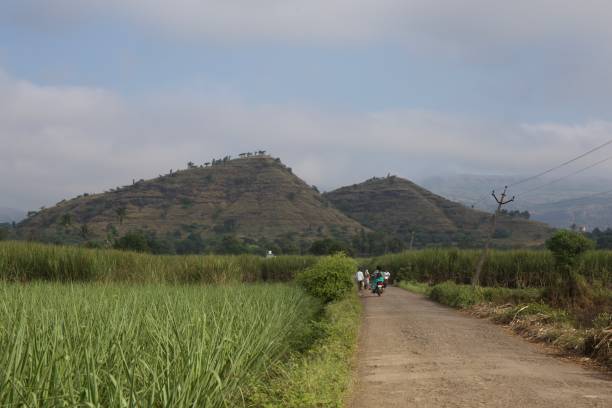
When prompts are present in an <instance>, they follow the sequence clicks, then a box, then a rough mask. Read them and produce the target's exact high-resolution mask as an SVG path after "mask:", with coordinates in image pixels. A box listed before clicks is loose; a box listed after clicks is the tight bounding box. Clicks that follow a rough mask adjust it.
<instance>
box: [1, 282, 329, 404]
mask: <svg viewBox="0 0 612 408" xmlns="http://www.w3.org/2000/svg"><path fill="white" fill-rule="evenodd" d="M318 310H320V305H319V303H318V302H316V301H315V300H313V299H312V298H310V297H308V296H306V295H305V294H304V293H303V292H302V291H301V290H300V289H298V288H297V287H290V286H283V285H272V286H268V285H265V286H264V285H249V286H246V285H238V286H235V287H213V286H209V287H204V288H203V287H200V286H168V285H154V286H151V285H145V286H134V285H118V284H76V285H66V284H57V283H33V284H28V285H21V284H6V283H4V284H0V406H29V407H39V406H107V407H110V406H112V407H127V406H143V407H145V406H146V407H187V406H189V407H191V406H205V407H226V406H231V407H233V406H240V405H242V397H241V392H242V391H243V390H246V389H248V387H249V385H250V384H252V383H254V381H255V379H256V377H259V376H260V375H262V374H263V373H264V372H265V371H266V367H267V366H268V365H270V364H272V363H273V362H274V361H276V360H278V359H279V358H281V357H283V356H285V355H287V353H288V351H290V350H292V349H295V348H296V347H297V345H298V344H299V342H300V341H302V339H303V338H304V336H305V334H306V333H308V330H309V329H308V328H309V327H310V326H309V324H308V323H309V321H310V320H311V319H313V318H314V314H315V313H317V312H318Z"/></svg>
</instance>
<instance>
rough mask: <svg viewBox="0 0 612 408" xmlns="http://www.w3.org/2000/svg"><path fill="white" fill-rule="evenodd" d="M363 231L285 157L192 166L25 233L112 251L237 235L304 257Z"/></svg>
mask: <svg viewBox="0 0 612 408" xmlns="http://www.w3.org/2000/svg"><path fill="white" fill-rule="evenodd" d="M362 229H363V227H362V226H361V225H360V224H359V223H358V222H356V221H354V220H352V219H350V218H348V217H346V216H345V215H344V214H342V213H341V212H339V211H337V210H336V209H334V208H333V207H332V206H330V205H329V203H328V202H327V201H326V200H325V199H324V198H323V197H322V196H321V195H320V194H319V192H318V191H317V190H316V189H315V188H313V187H311V186H309V185H307V184H306V183H305V182H304V181H302V180H301V179H299V178H298V177H297V176H295V175H294V174H293V173H292V171H291V169H290V168H289V167H287V166H285V165H284V164H282V163H281V162H280V160H279V159H273V158H271V157H269V156H263V155H258V156H253V157H248V158H240V159H234V160H227V159H226V160H219V161H216V162H215V164H213V165H212V166H210V165H208V166H206V167H204V166H194V165H190V168H188V169H186V170H180V171H176V172H173V173H171V174H167V175H164V176H160V177H158V178H156V179H153V180H147V181H144V180H141V181H138V182H134V183H133V184H132V185H129V186H125V187H122V188H118V189H116V190H112V191H109V192H105V193H101V194H92V195H82V196H79V197H76V198H74V199H71V200H68V201H63V202H60V203H58V204H57V205H56V206H54V207H52V208H48V209H44V210H42V211H40V212H38V213H36V214H30V216H29V217H28V218H27V219H26V220H24V221H23V222H21V223H20V224H19V226H18V234H19V236H20V237H21V238H23V239H35V240H40V241H46V242H58V243H83V242H95V243H98V244H104V243H106V245H109V243H111V242H113V241H114V240H115V239H117V238H119V237H122V236H124V235H125V234H126V233H128V232H130V231H142V232H143V233H145V234H146V235H147V236H149V237H151V236H152V237H155V238H156V239H157V240H162V241H164V242H166V243H171V244H177V243H178V244H181V245H182V244H184V245H196V244H197V245H202V242H204V244H206V242H212V241H215V240H220V239H222V238H224V239H226V240H227V239H228V238H227V237H232V239H235V240H238V241H240V243H241V244H244V245H251V246H259V247H260V248H262V249H266V248H270V249H272V248H277V247H280V248H281V249H283V250H284V252H298V251H304V250H305V249H306V248H308V247H309V245H310V243H311V242H312V241H314V240H316V239H320V238H323V237H334V238H337V239H343V240H349V239H350V237H352V236H354V235H355V234H357V233H358V232H359V231H361V230H362ZM185 240H190V241H192V242H185ZM235 240H234V241H235ZM200 249H201V248H200ZM209 249H210V248H209Z"/></svg>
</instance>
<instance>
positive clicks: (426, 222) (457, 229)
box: [325, 176, 551, 247]
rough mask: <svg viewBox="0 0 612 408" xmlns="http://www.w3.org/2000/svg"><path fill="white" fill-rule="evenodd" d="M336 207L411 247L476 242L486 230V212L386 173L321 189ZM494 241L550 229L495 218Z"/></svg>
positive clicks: (536, 236)
mask: <svg viewBox="0 0 612 408" xmlns="http://www.w3.org/2000/svg"><path fill="white" fill-rule="evenodd" d="M325 198H327V199H328V200H329V201H330V202H331V203H332V204H333V205H334V206H335V207H336V208H338V209H339V210H340V211H342V212H343V213H344V214H346V215H347V216H349V217H351V218H352V219H354V220H356V221H358V222H360V223H361V224H363V225H365V226H367V227H368V228H370V229H372V230H374V231H377V232H379V233H385V234H387V235H388V236H392V237H395V238H397V239H399V240H400V241H402V242H403V243H404V245H408V246H409V243H410V242H411V240H413V233H414V242H413V245H414V246H415V247H424V246H429V245H458V246H462V247H473V246H480V245H482V243H483V240H484V239H485V238H486V236H487V234H488V231H489V230H490V228H489V225H490V219H491V214H489V213H486V212H483V211H478V210H474V209H471V208H467V207H465V206H464V205H462V204H459V203H456V202H453V201H450V200H447V199H446V198H444V197H441V196H438V195H436V194H434V193H432V192H430V191H428V190H426V189H424V188H422V187H420V186H418V185H416V184H414V183H412V182H410V181H408V180H405V179H402V178H399V177H395V176H391V177H386V178H373V179H370V180H368V181H365V182H363V183H360V184H355V185H352V186H348V187H342V188H339V189H337V190H334V191H332V192H329V193H326V194H325ZM497 225H498V226H497V229H496V232H495V235H494V237H495V239H494V241H493V244H494V245H495V246H497V247H536V246H540V245H542V244H543V243H544V241H545V239H546V238H547V237H548V236H549V235H550V233H551V229H550V228H549V227H548V226H547V225H546V224H543V223H539V222H533V221H529V220H526V219H523V218H519V217H510V216H501V217H499V219H498V224H497Z"/></svg>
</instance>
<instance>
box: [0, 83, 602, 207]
mask: <svg viewBox="0 0 612 408" xmlns="http://www.w3.org/2000/svg"><path fill="white" fill-rule="evenodd" d="M611 138H612V123H609V122H603V121H591V122H586V123H581V124H575V125H565V124H558V123H544V124H538V123H535V124H513V123H500V122H493V121H486V120H482V119H480V118H466V117H461V116H456V115H449V114H446V113H443V112H431V111H419V110H394V111H382V112H372V113H338V112H322V111H319V110H316V109H309V108H305V107H300V106H293V107H291V106H277V105H261V104H260V105H254V104H249V103H245V102H244V101H242V100H240V99H239V98H235V97H227V96H223V95H221V96H220V95H217V94H214V93H212V94H206V95H202V94H192V95H186V94H185V93H175V94H173V93H165V94H155V95H150V96H149V97H147V98H143V99H142V100H130V101H128V100H125V99H124V98H122V96H121V95H118V94H115V93H113V92H110V91H107V90H104V89H94V88H85V87H47V86H39V85H36V84H33V83H30V82H27V81H22V80H16V79H13V78H11V77H8V76H7V75H3V74H0V144H1V149H0V174H2V175H3V177H2V178H0V191H2V192H3V194H2V199H1V200H0V205H5V206H9V207H22V208H23V207H26V208H34V207H38V206H40V205H50V204H53V203H54V202H55V201H58V200H60V199H61V198H66V197H70V196H74V195H76V194H80V193H83V192H94V191H102V190H104V189H107V188H110V187H114V186H117V185H123V184H127V183H130V182H131V180H132V178H137V179H138V178H141V177H142V178H148V177H154V176H156V175H157V174H159V173H165V172H167V171H168V169H170V168H177V167H179V166H180V167H185V163H186V162H187V161H190V160H191V161H194V162H197V163H202V162H204V161H207V160H208V159H210V158H211V157H219V156H222V155H225V154H237V153H240V152H241V151H244V150H254V149H266V150H268V151H269V152H270V153H272V154H274V155H277V156H280V157H281V158H282V159H283V161H285V162H286V163H288V164H289V165H290V166H292V167H293V168H294V169H295V172H296V173H297V174H298V175H300V176H301V177H303V178H304V179H305V180H306V181H307V182H309V183H311V184H316V185H317V186H319V187H321V188H325V189H329V188H332V187H337V186H339V185H342V184H349V183H354V182H358V181H361V180H363V179H365V178H368V177H370V176H372V175H385V174H386V173H387V172H389V171H391V172H394V173H397V174H399V175H401V176H404V177H408V178H415V177H417V176H420V175H423V174H424V173H432V172H433V173H435V172H439V173H444V172H445V171H448V170H462V171H474V172H478V171H480V172H485V173H491V172H496V173H517V172H518V173H530V172H533V171H538V170H541V169H542V168H545V167H547V166H550V165H553V164H556V163H558V162H561V161H563V160H566V159H567V158H569V157H572V156H574V155H576V154H578V153H581V152H583V151H586V150H588V149H589V148H591V147H593V146H595V145H597V144H600V143H602V142H603V141H605V140H608V139H611ZM602 153H605V152H602ZM608 154H609V152H608ZM595 159H596V158H595V157H594V158H593V161H595Z"/></svg>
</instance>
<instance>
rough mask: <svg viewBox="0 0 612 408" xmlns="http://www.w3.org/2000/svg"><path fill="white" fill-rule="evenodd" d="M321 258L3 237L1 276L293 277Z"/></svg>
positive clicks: (198, 280) (58, 278) (182, 280)
mask: <svg viewBox="0 0 612 408" xmlns="http://www.w3.org/2000/svg"><path fill="white" fill-rule="evenodd" d="M315 262H316V257H312V256H280V257H277V258H270V259H265V258H261V257H257V256H254V255H240V256H216V255H206V256H198V255H190V256H170V255H165V256H161V255H149V254H139V253H135V252H124V251H117V250H106V249H86V248H81V247H74V246H53V245H45V244H38V243H31V242H11V241H8V242H0V279H3V280H10V281H30V280H48V281H81V282H87V281H90V282H91V281H117V282H139V283H230V282H256V281H260V280H264V281H289V280H291V279H292V278H293V277H294V276H295V274H296V273H297V272H299V271H301V270H304V269H306V268H307V267H309V266H311V265H313V264H314V263H315Z"/></svg>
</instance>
